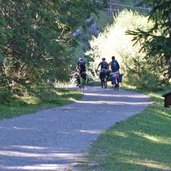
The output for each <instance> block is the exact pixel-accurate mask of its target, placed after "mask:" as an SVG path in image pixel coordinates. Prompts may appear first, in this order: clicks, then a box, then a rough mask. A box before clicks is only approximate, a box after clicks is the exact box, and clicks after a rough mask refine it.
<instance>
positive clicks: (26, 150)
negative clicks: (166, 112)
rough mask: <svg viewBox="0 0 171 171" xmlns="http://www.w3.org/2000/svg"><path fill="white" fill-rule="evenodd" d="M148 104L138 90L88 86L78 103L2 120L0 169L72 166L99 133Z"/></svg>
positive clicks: (54, 170) (41, 170)
mask: <svg viewBox="0 0 171 171" xmlns="http://www.w3.org/2000/svg"><path fill="white" fill-rule="evenodd" d="M149 104H150V101H149V98H148V97H147V96H145V95H142V94H138V93H135V92H130V91H125V90H120V91H119V92H114V91H113V90H112V89H107V90H101V89H100V88H98V87H93V88H92V87H89V88H88V89H87V90H86V91H85V92H84V97H83V98H82V99H81V100H78V101H76V102H75V103H72V104H69V105H67V106H64V107H58V108H53V109H49V110H44V111H39V112H37V113H35V114H30V115H24V116H20V117H17V118H13V119H9V120H3V121H0V135H1V136H0V170H1V171H33V170H36V171H64V170H67V169H68V168H70V167H71V168H72V166H73V165H75V164H76V161H78V160H80V159H81V157H82V155H84V154H86V152H87V150H88V148H89V147H90V145H91V143H92V142H93V141H95V140H96V138H97V137H98V136H99V134H100V133H102V132H103V131H104V130H105V129H107V128H109V127H111V126H112V125H114V124H115V123H116V122H119V121H121V120H125V119H127V118H128V117H130V116H132V115H134V114H137V113H139V112H141V111H142V110H144V108H145V107H147V106H148V105H149Z"/></svg>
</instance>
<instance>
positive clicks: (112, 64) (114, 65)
mask: <svg viewBox="0 0 171 171" xmlns="http://www.w3.org/2000/svg"><path fill="white" fill-rule="evenodd" d="M109 66H110V69H111V73H110V74H111V76H112V75H113V74H118V75H119V69H120V65H119V63H118V61H117V60H116V59H115V56H112V61H111V62H110V63H109ZM112 78H113V77H112ZM113 82H114V80H112V83H113Z"/></svg>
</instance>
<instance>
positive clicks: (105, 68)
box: [97, 58, 109, 88]
mask: <svg viewBox="0 0 171 171" xmlns="http://www.w3.org/2000/svg"><path fill="white" fill-rule="evenodd" d="M99 67H101V70H100V75H99V77H100V80H101V84H102V88H103V83H104V84H105V85H104V86H105V88H107V80H106V73H107V71H108V69H109V64H108V63H107V62H106V59H105V58H102V61H101V62H100V63H99V65H98V66H97V70H98V68H99Z"/></svg>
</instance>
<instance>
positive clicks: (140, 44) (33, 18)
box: [0, 0, 171, 104]
mask: <svg viewBox="0 0 171 171" xmlns="http://www.w3.org/2000/svg"><path fill="white" fill-rule="evenodd" d="M112 2H116V3H121V4H124V5H127V6H128V7H127V8H125V9H124V10H121V11H119V12H117V13H114V15H113V16H112V17H111V16H109V15H108V13H107V12H106V11H105V9H108V8H109V5H110V3H111V1H108V0H101V1H96V0H75V1H73V0H43V1H42V0H32V1H31V0H27V1H18V0H17V1H16V0H1V1H0V4H1V5H0V16H1V17H0V35H1V39H0V95H1V98H0V99H1V100H0V102H1V103H7V104H8V102H10V100H11V97H14V96H15V97H16V95H17V96H24V94H26V93H25V92H32V93H33V92H34V90H33V89H34V88H35V87H40V85H41V86H42V85H44V86H46V85H53V86H54V85H56V84H55V83H58V82H69V80H70V74H71V73H72V71H73V70H74V68H75V65H76V62H77V60H78V58H79V57H80V56H83V57H84V58H85V59H86V61H87V65H88V66H87V67H88V68H89V69H88V70H89V74H90V76H91V77H92V80H94V79H95V77H96V74H95V73H94V71H93V69H94V67H95V66H96V65H97V63H98V62H99V60H100V59H101V58H102V57H104V56H105V57H106V58H107V59H109V58H110V57H111V55H113V54H114V53H115V54H116V55H117V56H118V58H119V59H120V61H121V62H122V72H124V75H125V82H126V83H127V84H132V85H134V86H136V87H139V88H143V87H147V88H149V87H152V88H155V87H161V86H163V85H166V84H169V81H170V75H171V70H170V66H171V3H170V1H155V0H150V1H146V0H143V1H141V0H138V1H135V0H132V1H126V0H125V1H124V0H121V1H112ZM129 6H132V8H129ZM135 6H136V7H145V8H148V9H150V11H149V13H146V14H142V13H139V12H138V11H136V10H135V9H136V8H134V7H135ZM125 16H127V17H126V20H125ZM131 16H132V18H131ZM134 17H139V19H138V20H137V22H136V23H135V22H134V23H129V22H132V21H133V20H134ZM144 18H146V19H144ZM141 19H144V20H146V21H145V24H144V23H143V26H142V24H140V23H141ZM134 21H135V20H134ZM138 21H139V23H138ZM126 23H127V26H126ZM93 24H94V25H95V26H97V27H96V28H97V29H99V31H100V33H98V32H97V30H92V29H90V27H91V26H92V25H93ZM129 24H132V26H133V25H134V27H130V25H129ZM123 28H124V29H123ZM116 30H119V32H115V31H116ZM111 32H113V35H112V34H111ZM118 33H119V34H121V35H123V34H124V37H122V39H124V41H125V42H128V44H127V45H126V46H128V47H129V48H130V49H131V50H128V51H127V50H125V49H129V48H127V47H124V44H125V43H124V42H122V41H120V42H119V40H118V39H115V38H116V34H118ZM109 35H111V36H113V38H114V39H113V40H115V41H118V42H117V45H118V44H119V46H116V43H115V42H110V41H111V40H110V41H109V42H108V40H107V39H106V40H105V43H106V44H108V45H109V46H110V44H114V47H115V48H113V47H110V48H111V49H109V51H110V52H111V53H110V54H105V53H106V52H103V53H101V52H102V51H103V50H102V49H104V47H100V46H99V43H93V42H99V41H104V38H103V40H102V37H103V36H104V37H107V36H109ZM120 37H121V36H120ZM128 40H129V41H128ZM100 48H101V49H100ZM105 48H106V49H107V48H108V47H105ZM97 49H98V50H97ZM99 49H100V50H99ZM112 49H114V50H113V51H112ZM130 51H133V52H135V53H134V54H131V53H130ZM128 56H129V57H128ZM135 66H136V67H135ZM144 80H145V81H144ZM33 87H34V88H33ZM41 91H42V90H41Z"/></svg>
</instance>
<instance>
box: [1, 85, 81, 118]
mask: <svg viewBox="0 0 171 171" xmlns="http://www.w3.org/2000/svg"><path fill="white" fill-rule="evenodd" d="M21 92H22V93H21ZM4 96H5V98H6V99H5V100H6V103H2V101H3V99H2V96H1V97H0V98H1V99H0V102H1V103H0V119H6V118H12V117H16V116H19V115H23V114H28V113H34V112H36V111H38V110H42V109H47V108H50V107H56V106H63V105H65V104H68V103H71V102H73V101H75V100H76V99H79V98H81V97H82V93H81V92H80V91H74V90H65V89H61V88H54V87H47V86H39V87H38V86H35V87H34V86H33V87H31V88H30V87H29V88H27V89H26V88H25V87H18V88H17V93H15V96H9V97H7V93H6V94H5V95H4Z"/></svg>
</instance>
